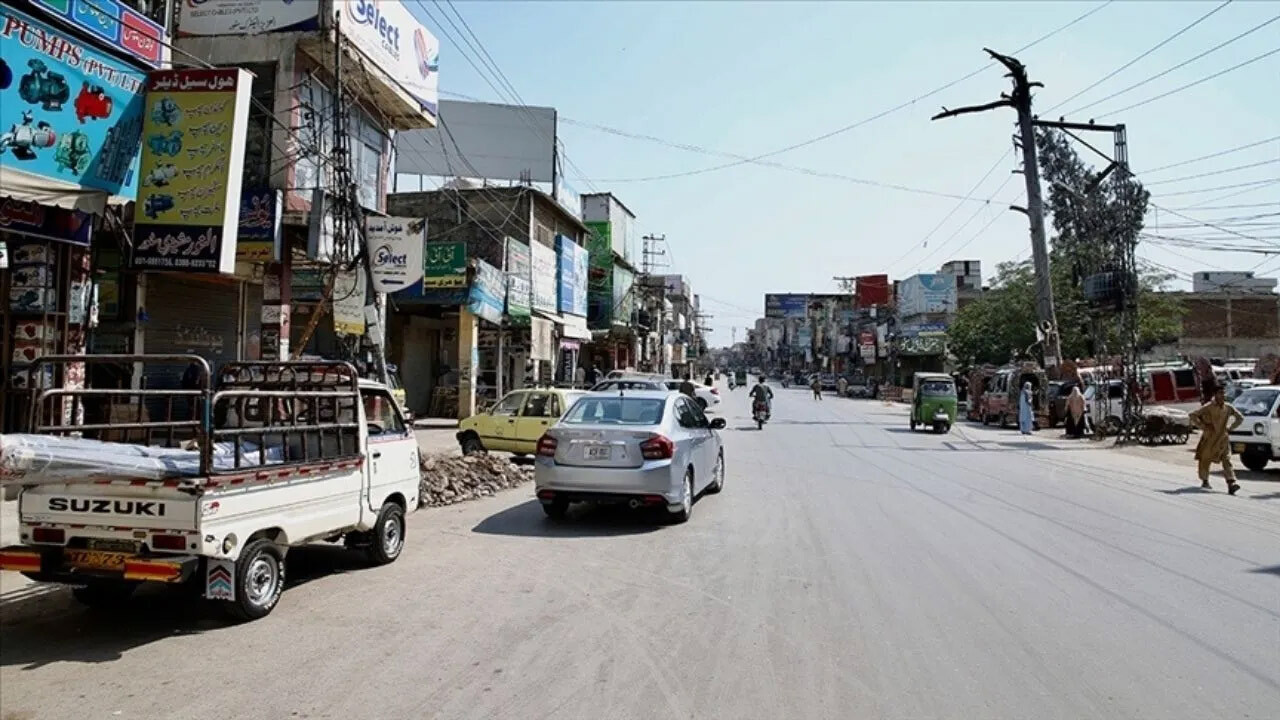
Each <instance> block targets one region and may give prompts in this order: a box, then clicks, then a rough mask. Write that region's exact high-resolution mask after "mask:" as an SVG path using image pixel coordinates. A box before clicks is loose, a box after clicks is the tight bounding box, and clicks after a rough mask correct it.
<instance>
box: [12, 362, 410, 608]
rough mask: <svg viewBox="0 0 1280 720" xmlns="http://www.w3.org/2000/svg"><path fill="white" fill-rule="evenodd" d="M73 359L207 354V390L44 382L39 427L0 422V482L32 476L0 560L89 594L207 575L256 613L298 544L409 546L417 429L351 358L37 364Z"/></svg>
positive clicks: (205, 583)
mask: <svg viewBox="0 0 1280 720" xmlns="http://www.w3.org/2000/svg"><path fill="white" fill-rule="evenodd" d="M71 362H88V363H99V362H114V363H117V364H119V365H121V366H124V367H126V368H131V369H132V370H134V371H135V372H136V373H138V375H136V376H149V375H147V373H149V372H151V370H150V368H152V367H154V366H157V365H160V366H164V365H166V364H167V366H168V367H169V368H172V367H174V365H175V364H177V363H182V364H185V365H186V367H188V369H190V368H191V366H192V364H194V365H195V366H196V367H197V368H199V370H200V376H199V377H200V378H201V381H200V382H199V385H200V387H197V388H191V387H187V388H184V389H180V390H148V389H138V388H124V389H118V390H117V389H83V388H59V387H54V388H46V389H43V390H41V391H39V392H38V393H37V394H36V397H35V400H34V404H33V408H32V413H31V427H30V430H31V434H23V435H15V434H10V435H0V484H4V485H6V486H12V485H19V486H21V487H22V491H21V494H20V496H19V515H20V519H21V525H20V528H19V533H20V539H21V542H22V544H21V545H19V546H15V547H8V548H4V549H3V550H0V568H2V569H5V570H16V571H18V572H22V573H23V574H25V575H27V576H28V577H30V578H32V579H34V580H37V581H44V582H58V583H64V584H69V585H73V586H74V590H73V592H74V594H75V596H76V598H78V599H79V600H81V601H82V602H84V603H86V604H90V605H107V604H114V603H118V602H120V601H122V600H124V599H125V598H127V597H128V596H129V595H130V594H131V593H132V592H133V591H134V589H135V588H136V587H137V586H138V585H139V584H140V583H142V582H163V583H195V584H196V585H197V586H198V587H199V589H200V590H201V592H202V593H203V595H204V596H205V597H207V598H209V599H212V600H218V601H222V602H223V603H224V604H225V605H226V607H227V609H228V610H229V611H230V612H231V614H232V615H234V616H235V617H237V618H239V619H242V620H252V619H256V618H260V617H263V616H265V615H267V614H268V613H270V612H271V610H272V609H273V608H274V607H275V606H276V603H277V602H278V600H279V598H280V593H281V591H282V590H283V589H284V585H285V579H286V577H287V575H286V572H285V569H286V567H287V564H286V561H287V555H288V550H289V548H291V547H295V546H298V545H301V544H303V543H309V542H314V541H327V542H338V541H343V542H345V543H346V545H347V546H348V547H351V548H354V549H358V550H360V551H362V552H364V553H365V554H367V556H368V558H369V560H370V561H371V562H372V563H373V564H383V563H389V562H392V561H394V560H395V559H396V558H397V557H398V556H399V555H400V551H401V549H402V548H403V547H404V537H405V515H406V514H407V513H409V512H413V511H414V510H415V509H416V508H417V506H418V482H419V470H418V445H417V441H416V440H415V439H414V436H413V433H412V431H411V429H410V428H409V427H408V426H407V425H406V423H405V421H404V418H403V415H402V413H401V411H400V408H399V407H398V406H397V404H396V402H395V401H394V399H393V398H392V395H391V393H390V391H389V390H388V389H387V388H386V387H384V386H382V385H381V384H377V383H372V382H369V381H365V380H360V379H359V378H358V376H357V374H356V370H355V368H353V367H352V366H351V365H349V364H347V363H336V362H306V363H232V364H228V365H225V366H223V368H222V369H221V370H220V371H219V373H218V376H219V378H218V382H217V383H216V390H215V389H214V388H215V383H212V382H210V380H209V376H210V373H209V367H208V365H207V364H205V362H204V361H203V360H202V359H200V358H198V357H195V356H148V355H90V356H83V355H82V356H59V357H53V358H45V359H43V360H41V361H38V363H41V364H44V365H46V366H52V367H54V368H55V373H54V375H55V376H65V375H66V373H65V372H60V371H61V370H65V365H67V364H69V363H71ZM126 377H128V375H126ZM192 377H195V375H194V374H193V375H192ZM120 407H123V408H125V409H124V410H123V411H120V410H118V408H120Z"/></svg>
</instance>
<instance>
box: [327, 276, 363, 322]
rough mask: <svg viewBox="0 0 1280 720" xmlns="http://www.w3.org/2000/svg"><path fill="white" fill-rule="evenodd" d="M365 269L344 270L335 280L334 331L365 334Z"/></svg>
mask: <svg viewBox="0 0 1280 720" xmlns="http://www.w3.org/2000/svg"><path fill="white" fill-rule="evenodd" d="M364 287H365V285H364V269H363V268H359V267H357V268H355V269H354V270H342V271H339V272H338V276H337V277H336V278H334V281H333V331H334V332H336V333H342V334H345V335H362V334H364Z"/></svg>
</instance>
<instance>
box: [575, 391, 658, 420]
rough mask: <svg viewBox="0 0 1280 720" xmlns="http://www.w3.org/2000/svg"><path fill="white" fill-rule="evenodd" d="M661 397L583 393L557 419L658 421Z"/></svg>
mask: <svg viewBox="0 0 1280 720" xmlns="http://www.w3.org/2000/svg"><path fill="white" fill-rule="evenodd" d="M666 404H667V402H666V400H663V399H662V398H635V397H631V398H629V397H585V398H582V399H581V400H579V401H578V402H576V403H574V404H573V407H571V408H569V412H567V413H565V416H564V417H563V418H562V419H561V420H560V422H562V423H565V424H567V425H657V424H658V423H660V422H662V414H663V412H664V410H665V409H666Z"/></svg>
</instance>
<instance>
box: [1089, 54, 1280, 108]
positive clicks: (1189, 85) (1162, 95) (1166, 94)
mask: <svg viewBox="0 0 1280 720" xmlns="http://www.w3.org/2000/svg"><path fill="white" fill-rule="evenodd" d="M1276 53H1280V47H1278V48H1273V49H1271V50H1269V51H1267V52H1264V53H1262V54H1261V55H1255V56H1254V57H1251V58H1249V59H1248V60H1245V61H1244V62H1239V63H1236V64H1235V65H1232V66H1231V67H1229V68H1226V69H1225V70H1219V71H1218V72H1216V73H1213V74H1212V75H1206V76H1204V77H1202V78H1200V79H1199V80H1194V81H1192V82H1189V83H1187V84H1186V85H1181V86H1179V87H1176V88H1174V89H1172V90H1169V91H1167V92H1163V93H1160V94H1159V95H1156V96H1154V97H1149V98H1147V99H1146V100H1142V101H1140V102H1136V103H1134V104H1132V105H1126V106H1124V107H1122V108H1120V109H1119V110H1112V111H1111V112H1107V113H1103V114H1101V115H1098V116H1097V117H1100V118H1104V117H1110V116H1112V115H1119V114H1120V113H1123V112H1128V111H1129V110H1132V109H1134V108H1138V107H1142V106H1143V105H1146V104H1147V103H1152V102H1155V101H1156V100H1161V99H1163V98H1167V97H1169V96H1170V95H1174V94H1176V93H1180V92H1182V91H1183V90H1187V89H1189V88H1193V87H1195V86H1196V85H1199V84H1201V83H1204V82H1208V81H1210V80H1213V79H1214V78H1217V77H1221V76H1223V75H1226V74H1227V73H1229V72H1232V71H1234V70H1239V69H1240V68H1242V67H1245V66H1248V65H1252V64H1253V63H1256V62H1258V61H1259V60H1263V59H1265V58H1269V57H1271V56H1272V55H1275V54H1276Z"/></svg>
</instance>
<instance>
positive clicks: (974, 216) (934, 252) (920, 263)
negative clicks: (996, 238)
mask: <svg viewBox="0 0 1280 720" xmlns="http://www.w3.org/2000/svg"><path fill="white" fill-rule="evenodd" d="M1013 178H1014V174H1013V173H1010V174H1009V175H1008V176H1007V177H1006V178H1005V179H1004V182H1002V183H1000V187H998V188H996V189H995V192H992V193H991V197H989V198H987V202H986V204H984V205H982V206H980V207H978V209H976V210H974V212H973V214H972V215H970V216H969V219H968V220H965V221H964V222H963V223H961V225H960V227H958V228H956V229H955V230H954V231H953V232H952V233H951V234H950V235H948V236H947V239H946V240H943V241H942V242H940V243H938V244H937V245H935V246H934V248H933V250H932V251H931V252H930V253H929V254H927V255H925V256H924V257H922V258H920V260H918V261H917V262H916V267H917V268H919V267H921V266H923V265H924V261H925V260H928V259H929V258H931V257H933V256H934V255H937V254H938V251H939V250H941V249H942V248H944V247H946V246H947V243H949V242H951V241H952V240H954V239H955V238H956V236H958V235H959V234H960V232H961V231H962V230H964V229H965V228H966V227H969V223H971V222H973V221H974V220H976V219H977V217H978V215H980V214H981V213H982V211H983V210H986V209H987V208H989V207H991V200H992V198H994V197H995V196H996V195H998V194H1000V191H1001V190H1004V187H1005V186H1006V185H1008V184H1009V183H1010V182H1011V181H1012V180H1013ZM1000 214H1001V213H997V214H996V217H999V216H1000ZM994 222H995V221H994V220H992V221H991V223H988V224H987V227H991V224H993V223H994ZM984 230H985V228H984ZM972 242H973V239H970V240H969V241H968V242H966V243H965V244H964V245H961V246H960V247H959V248H957V249H955V250H952V251H951V252H952V253H953V254H954V253H957V252H960V250H963V249H964V248H966V247H968V246H969V244H970V243H972Z"/></svg>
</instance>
